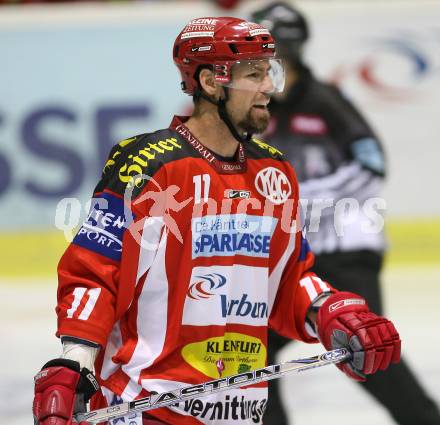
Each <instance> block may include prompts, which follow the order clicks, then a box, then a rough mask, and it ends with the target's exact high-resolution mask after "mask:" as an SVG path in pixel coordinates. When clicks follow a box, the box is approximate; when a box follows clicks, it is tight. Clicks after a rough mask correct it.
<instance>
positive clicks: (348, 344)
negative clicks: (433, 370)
mask: <svg viewBox="0 0 440 425" xmlns="http://www.w3.org/2000/svg"><path fill="white" fill-rule="evenodd" d="M316 325H317V331H318V335H319V338H320V340H321V342H322V343H323V345H324V346H325V348H326V349H327V350H333V349H336V348H341V347H345V348H349V349H350V350H351V351H352V354H353V356H352V359H351V360H350V361H348V362H345V363H340V364H338V365H337V366H338V367H339V369H341V370H342V371H343V372H345V373H346V374H347V375H348V376H349V377H351V378H353V379H355V380H356V381H366V375H369V374H372V373H376V372H377V371H378V370H385V369H387V368H388V366H389V365H390V363H398V362H399V360H400V345H401V341H400V337H399V334H398V333H397V331H396V329H395V328H394V325H393V324H392V323H391V322H390V321H389V320H387V319H385V318H384V317H380V316H377V315H376V314H374V313H372V312H371V311H370V310H369V308H368V305H367V302H366V301H365V299H364V298H362V297H360V296H359V295H356V294H352V293H350V292H337V293H335V294H332V295H331V296H330V297H328V298H327V299H326V301H325V302H324V304H323V305H322V306H321V308H320V309H319V311H318V316H317V318H316Z"/></svg>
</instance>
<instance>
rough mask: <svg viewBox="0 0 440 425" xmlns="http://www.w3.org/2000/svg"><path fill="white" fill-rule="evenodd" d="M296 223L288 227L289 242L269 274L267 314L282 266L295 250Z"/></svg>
mask: <svg viewBox="0 0 440 425" xmlns="http://www.w3.org/2000/svg"><path fill="white" fill-rule="evenodd" d="M295 229H296V223H294V224H293V225H292V228H291V229H290V237H289V243H288V244H287V247H286V249H285V251H284V253H283V255H282V256H281V258H280V259H279V261H278V263H277V265H276V266H275V267H274V268H273V270H272V273H271V274H270V276H269V296H268V299H269V303H268V304H269V316H270V314H271V312H272V307H273V303H274V302H275V297H276V295H277V292H278V287H279V286H280V282H281V275H282V274H283V271H284V268H285V267H286V264H287V262H288V261H289V258H290V256H291V255H292V254H293V251H294V250H295V242H296V232H295Z"/></svg>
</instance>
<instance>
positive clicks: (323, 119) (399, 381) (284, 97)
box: [252, 2, 440, 425]
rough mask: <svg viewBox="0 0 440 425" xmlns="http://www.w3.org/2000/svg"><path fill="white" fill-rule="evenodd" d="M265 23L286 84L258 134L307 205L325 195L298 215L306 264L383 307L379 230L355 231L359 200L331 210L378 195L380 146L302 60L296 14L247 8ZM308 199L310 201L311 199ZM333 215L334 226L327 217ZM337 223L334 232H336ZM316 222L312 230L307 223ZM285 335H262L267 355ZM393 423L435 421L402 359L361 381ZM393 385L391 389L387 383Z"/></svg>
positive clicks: (302, 33)
mask: <svg viewBox="0 0 440 425" xmlns="http://www.w3.org/2000/svg"><path fill="white" fill-rule="evenodd" d="M252 18H253V20H255V21H256V22H259V23H261V24H262V25H265V26H267V27H268V28H269V29H270V31H271V33H272V35H273V37H274V38H275V41H276V43H277V53H278V54H279V56H281V57H282V58H283V59H284V61H285V64H286V81H287V84H286V88H285V91H284V92H283V93H282V94H280V95H277V96H276V97H275V98H274V99H273V101H272V102H271V104H270V111H271V114H272V118H271V119H272V121H271V123H270V125H269V129H268V132H266V138H267V139H268V141H269V143H271V144H273V145H274V146H275V147H277V148H278V149H280V150H282V151H283V152H284V154H285V158H286V159H288V160H289V161H290V163H291V164H292V165H293V168H294V169H295V172H296V175H297V177H298V180H299V183H300V193H301V196H300V197H301V198H303V199H306V200H308V213H309V217H310V213H311V212H312V211H313V208H314V207H315V206H317V205H318V204H316V200H319V199H321V200H328V199H332V201H333V202H332V204H330V203H329V204H327V207H326V208H325V209H324V210H323V211H322V214H321V216H320V224H319V228H318V229H313V226H314V225H313V222H311V221H310V219H309V221H308V222H307V223H306V228H307V229H309V232H307V239H308V241H309V242H310V246H311V248H312V250H313V252H314V254H315V256H316V258H315V264H314V266H313V271H315V272H316V273H317V274H318V275H319V276H320V277H321V278H323V279H325V280H329V281H330V282H331V283H332V285H333V286H334V287H336V288H338V289H339V290H344V291H352V292H356V293H358V294H360V295H362V296H363V297H364V298H365V299H366V300H367V302H368V305H369V306H370V308H371V309H372V311H374V312H375V313H376V314H383V313H382V311H383V309H382V297H381V294H380V287H379V273H380V270H381V266H382V263H383V252H384V250H385V243H384V235H383V232H382V231H375V232H368V231H363V226H364V224H363V223H365V222H368V221H369V217H368V216H367V215H365V212H364V209H363V208H360V209H359V213H358V214H357V216H356V220H353V216H350V217H347V218H346V222H344V221H343V220H344V217H338V216H337V214H335V212H336V210H335V205H336V203H337V202H338V201H341V200H343V199H344V198H351V199H356V200H357V201H358V203H359V205H360V206H361V207H362V206H363V205H364V202H365V201H366V200H368V199H369V198H375V197H378V196H379V195H380V189H381V186H382V181H383V179H384V177H385V172H386V170H385V159H384V154H383V150H382V146H381V144H380V142H379V140H378V138H377V136H376V135H375V134H374V132H373V131H372V129H371V128H370V126H369V125H368V123H367V122H366V121H365V119H364V118H363V117H362V116H361V114H360V113H359V111H357V110H356V108H355V107H354V106H353V105H352V104H351V103H350V102H349V101H348V100H347V99H346V98H344V97H343V96H342V94H341V93H340V91H339V90H338V89H337V88H336V87H334V86H331V85H329V84H325V83H322V82H320V81H318V80H317V79H316V78H315V77H314V76H313V73H312V71H311V70H310V69H309V68H308V67H307V66H306V65H305V64H304V61H303V57H302V53H303V47H304V43H305V42H306V41H307V39H308V36H309V29H308V25H307V22H306V19H305V18H304V16H303V15H302V14H301V13H300V12H299V11H298V10H297V9H295V8H293V7H291V6H290V5H289V4H287V3H283V2H275V3H272V4H270V5H268V6H265V7H264V8H262V9H261V10H258V11H256V12H254V14H253V15H252ZM314 203H315V204H314ZM338 220H339V223H340V227H338V226H336V225H335V221H336V222H337V221H338ZM338 229H339V234H338ZM314 230H317V231H314ZM286 342H288V340H287V339H285V338H282V337H280V336H278V335H276V334H273V333H270V335H269V348H268V349H269V362H270V363H272V362H274V360H275V356H276V353H277V351H278V350H279V349H281V348H282V347H283V346H284V345H285V344H286ZM362 386H363V388H365V389H366V390H367V391H368V392H370V393H371V394H372V395H373V396H374V398H375V399H377V400H378V401H379V402H380V403H382V404H383V406H384V407H386V408H387V409H388V411H389V413H390V414H391V415H392V416H393V418H394V419H395V421H396V422H397V423H399V424H401V425H415V424H417V425H422V424H423V425H434V424H435V425H440V415H439V413H438V409H437V407H436V406H435V404H434V403H433V401H432V400H431V399H430V398H429V397H428V396H427V395H426V394H425V392H424V391H423V389H422V388H421V386H420V384H419V383H418V382H417V380H416V379H415V377H414V376H413V374H412V373H411V371H410V369H409V368H408V366H407V365H406V364H405V363H404V362H403V361H402V362H400V364H398V365H395V366H392V367H391V368H390V369H389V370H388V371H387V372H386V373H385V374H382V373H381V374H377V375H375V376H373V377H371V378H369V379H368V380H367V382H364V383H362ZM390 388H393V391H390V390H389V389H390ZM278 391H279V386H278V383H277V382H276V381H271V382H270V384H269V395H270V397H269V400H270V401H269V404H268V409H267V411H266V419H267V422H268V423H270V424H273V425H282V424H287V417H286V414H285V413H284V409H283V407H282V403H281V398H280V396H279V393H278Z"/></svg>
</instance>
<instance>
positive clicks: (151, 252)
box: [136, 217, 165, 285]
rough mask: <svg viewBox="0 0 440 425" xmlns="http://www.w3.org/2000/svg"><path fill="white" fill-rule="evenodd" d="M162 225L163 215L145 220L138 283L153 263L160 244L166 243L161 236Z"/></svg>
mask: <svg viewBox="0 0 440 425" xmlns="http://www.w3.org/2000/svg"><path fill="white" fill-rule="evenodd" d="M162 227H163V217H148V218H147V219H146V220H145V222H144V227H143V229H142V240H141V249H140V253H139V265H138V272H137V282H136V285H137V283H138V282H139V279H140V278H141V277H142V276H143V275H144V274H145V273H146V272H147V271H148V269H149V268H150V267H151V265H152V264H153V261H154V257H155V256H156V252H157V249H158V245H159V244H161V243H165V242H164V241H162V240H161V238H160V235H161V233H162Z"/></svg>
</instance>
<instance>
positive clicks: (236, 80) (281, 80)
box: [214, 59, 286, 94]
mask: <svg viewBox="0 0 440 425" xmlns="http://www.w3.org/2000/svg"><path fill="white" fill-rule="evenodd" d="M214 77H215V81H216V82H217V83H219V84H221V85H222V86H224V87H229V88H233V89H237V90H247V91H252V92H260V91H261V92H265V93H267V94H273V93H280V92H282V91H283V90H284V84H285V80H286V73H285V68H284V64H283V61H282V60H281V59H251V60H242V61H234V62H219V63H216V64H214Z"/></svg>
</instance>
